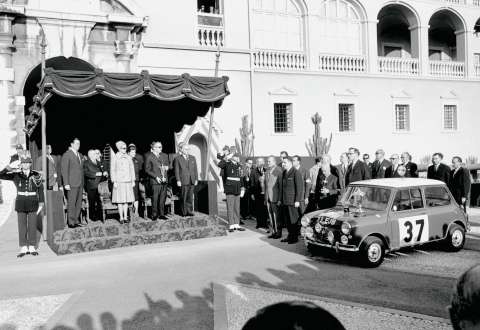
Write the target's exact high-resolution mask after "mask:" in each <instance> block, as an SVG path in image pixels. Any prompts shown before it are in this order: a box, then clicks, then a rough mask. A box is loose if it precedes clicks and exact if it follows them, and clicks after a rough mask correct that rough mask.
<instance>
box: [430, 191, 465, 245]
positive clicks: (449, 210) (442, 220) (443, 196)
mask: <svg viewBox="0 0 480 330" xmlns="http://www.w3.org/2000/svg"><path fill="white" fill-rule="evenodd" d="M424 191H425V203H426V206H427V212H428V216H429V218H430V240H436V239H441V238H443V237H444V236H445V233H446V231H447V228H448V225H449V224H450V222H451V221H452V220H454V219H455V217H456V215H457V214H456V213H455V210H456V207H455V205H452V197H451V195H450V194H449V192H448V191H447V189H446V186H426V187H425V188H424Z"/></svg>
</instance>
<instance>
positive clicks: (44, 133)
mask: <svg viewBox="0 0 480 330" xmlns="http://www.w3.org/2000/svg"><path fill="white" fill-rule="evenodd" d="M41 31H42V39H41V41H40V49H41V54H42V72H41V80H40V82H41V81H42V80H43V78H44V77H45V67H46V63H45V61H46V59H45V56H46V53H47V50H46V48H47V40H46V38H45V32H44V31H43V29H42V30H41ZM40 106H41V114H42V117H41V121H42V172H43V196H44V197H45V204H44V209H43V212H44V214H45V216H44V217H43V219H42V236H43V239H44V240H46V239H47V235H46V234H45V232H46V222H47V221H46V217H47V203H48V198H47V188H48V187H47V184H48V182H47V177H48V173H47V114H46V113H45V108H44V107H43V105H42V104H40Z"/></svg>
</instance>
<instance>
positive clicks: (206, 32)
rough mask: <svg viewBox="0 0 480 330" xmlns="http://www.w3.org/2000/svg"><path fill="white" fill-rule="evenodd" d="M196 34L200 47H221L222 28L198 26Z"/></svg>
mask: <svg viewBox="0 0 480 330" xmlns="http://www.w3.org/2000/svg"><path fill="white" fill-rule="evenodd" d="M197 34H198V43H199V44H200V46H207V47H218V46H220V47H223V40H224V39H223V27H216V26H205V25H199V26H198V27H197Z"/></svg>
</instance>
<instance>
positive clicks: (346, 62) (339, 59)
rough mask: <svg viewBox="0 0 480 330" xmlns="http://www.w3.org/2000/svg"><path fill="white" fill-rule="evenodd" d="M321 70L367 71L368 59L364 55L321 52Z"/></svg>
mask: <svg viewBox="0 0 480 330" xmlns="http://www.w3.org/2000/svg"><path fill="white" fill-rule="evenodd" d="M319 60H320V63H319V69H320V71H325V72H365V71H366V69H367V61H366V59H365V57H364V56H355V55H329V54H320V58H319Z"/></svg>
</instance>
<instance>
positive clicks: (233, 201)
mask: <svg viewBox="0 0 480 330" xmlns="http://www.w3.org/2000/svg"><path fill="white" fill-rule="evenodd" d="M218 167H220V168H221V169H223V173H224V175H225V185H224V192H225V195H226V196H227V216H228V224H229V225H230V226H229V228H228V231H229V232H230V233H232V232H233V231H235V230H238V231H244V230H245V228H242V227H240V197H243V194H244V193H245V188H244V187H243V182H242V180H241V179H240V178H241V177H242V171H241V165H240V159H239V158H238V157H237V156H234V154H233V153H229V154H228V155H226V156H225V157H224V158H223V159H222V160H220V162H219V163H218Z"/></svg>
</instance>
